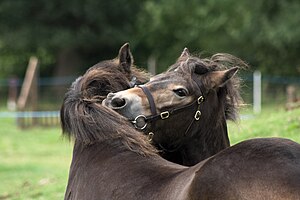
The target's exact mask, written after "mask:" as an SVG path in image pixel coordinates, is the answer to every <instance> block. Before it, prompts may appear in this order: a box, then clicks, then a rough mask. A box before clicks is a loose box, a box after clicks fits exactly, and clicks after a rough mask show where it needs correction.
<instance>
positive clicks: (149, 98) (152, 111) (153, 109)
mask: <svg viewBox="0 0 300 200" xmlns="http://www.w3.org/2000/svg"><path fill="white" fill-rule="evenodd" d="M137 87H139V88H141V89H142V90H143V92H144V93H145V95H146V97H147V99H148V102H149V106H150V110H151V114H152V115H157V112H156V106H155V103H154V99H153V96H152V94H151V92H150V91H149V89H148V88H147V87H145V86H144V85H138V86H137Z"/></svg>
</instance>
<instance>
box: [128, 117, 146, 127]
mask: <svg viewBox="0 0 300 200" xmlns="http://www.w3.org/2000/svg"><path fill="white" fill-rule="evenodd" d="M146 119H147V118H146V117H145V116H144V115H138V116H137V117H136V118H134V120H133V121H131V123H133V125H134V127H135V128H136V129H138V130H144V129H145V128H146V126H147V122H146Z"/></svg>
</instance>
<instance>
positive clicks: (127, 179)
mask: <svg viewBox="0 0 300 200" xmlns="http://www.w3.org/2000/svg"><path fill="white" fill-rule="evenodd" d="M123 50H125V52H128V51H127V50H128V49H127V50H126V48H125V49H123V48H121V51H120V52H121V55H122V54H123V53H122V52H123ZM125 57H126V56H125ZM121 59H122V56H119V57H118V59H116V60H112V61H106V62H101V63H99V64H98V66H97V67H95V70H96V71H98V70H99V71H101V70H104V71H105V70H107V68H106V67H103V68H102V66H106V64H107V63H110V65H111V66H110V68H111V67H113V68H114V69H115V70H116V73H118V71H119V70H121V71H123V69H122V68H123V66H122V65H120V64H121V63H123V62H119V61H121ZM118 60H119V61H118ZM125 66H131V63H130V62H127V64H126V65H125ZM93 70H94V69H93ZM93 70H89V71H88V72H87V73H86V74H85V75H84V76H82V77H81V78H79V79H77V80H76V81H75V82H74V83H73V84H72V86H71V88H70V90H69V92H68V93H67V94H66V96H65V99H64V102H63V106H62V109H61V113H62V115H61V121H62V128H63V131H64V134H65V135H66V136H68V137H71V138H72V139H74V140H75V145H74V150H73V158H72V164H71V167H70V174H69V180H68V186H67V190H66V194H65V199H72V200H82V199H89V200H99V199H124V200H128V199H132V200H133V199H139V200H143V199H147V200H149V199H155V200H159V199H162V200H187V199H188V200H196V199H222V200H235V199H274V200H277V199H299V198H300V180H299V177H300V145H299V144H297V143H294V142H292V141H290V140H285V139H278V138H272V139H256V140H249V141H245V142H242V143H240V144H237V145H235V146H233V147H230V148H227V149H225V150H223V151H222V152H220V153H218V154H216V155H215V156H213V157H210V158H209V159H206V160H205V161H202V162H200V163H198V164H197V165H195V166H193V167H190V168H188V167H183V166H180V165H177V164H174V163H171V162H168V161H166V160H164V159H163V158H161V157H159V156H158V155H157V154H156V150H155V149H154V148H153V147H152V146H151V145H150V144H149V143H148V141H147V138H146V137H145V136H144V135H142V134H140V132H138V131H136V130H135V129H134V128H133V127H132V125H131V124H129V122H128V120H127V119H125V118H124V117H122V116H121V115H119V114H118V113H116V112H114V111H112V110H110V109H109V108H107V107H104V106H102V104H101V101H102V98H103V97H102V96H101V95H100V96H99V95H98V96H95V94H93V91H97V90H98V91H97V93H99V92H101V88H110V89H111V90H112V91H116V90H119V89H120V88H114V87H113V86H112V85H102V86H101V87H98V84H96V82H93V80H94V76H93V75H92V74H90V73H91V72H92V71H93ZM103 73H104V74H105V73H106V72H103ZM97 74H98V75H99V74H101V73H100V72H99V73H97ZM113 74H114V73H113ZM113 74H111V76H110V77H113ZM131 75H132V73H128V78H127V79H115V80H114V81H116V82H118V83H116V82H114V83H113V84H114V85H119V84H120V85H123V84H124V85H123V86H125V88H126V87H130V86H131V85H132V84H130V80H131ZM98 78H99V80H101V79H102V78H104V80H106V79H107V78H108V76H105V77H102V78H101V76H99V77H98ZM121 80H125V82H122V81H121ZM91 83H94V84H91ZM110 83H111V82H110V81H107V84H110ZM100 85H101V84H100ZM91 86H93V87H91ZM91 88H93V89H91ZM125 88H124V89H125ZM99 90H100V91H99ZM105 93H107V90H105V91H104V93H103V94H105ZM100 94H101V93H100Z"/></svg>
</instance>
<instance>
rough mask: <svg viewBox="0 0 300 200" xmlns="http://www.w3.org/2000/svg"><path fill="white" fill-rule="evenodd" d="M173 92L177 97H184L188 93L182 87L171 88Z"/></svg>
mask: <svg viewBox="0 0 300 200" xmlns="http://www.w3.org/2000/svg"><path fill="white" fill-rule="evenodd" d="M173 92H174V93H175V94H176V95H177V96H179V97H185V96H187V94H188V92H187V91H186V89H183V88H179V89H175V90H173Z"/></svg>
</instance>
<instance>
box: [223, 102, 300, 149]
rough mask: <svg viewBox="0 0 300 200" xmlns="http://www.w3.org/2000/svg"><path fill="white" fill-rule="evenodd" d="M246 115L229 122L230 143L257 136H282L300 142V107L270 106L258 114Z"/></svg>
mask: <svg viewBox="0 0 300 200" xmlns="http://www.w3.org/2000/svg"><path fill="white" fill-rule="evenodd" d="M246 113H247V112H246ZM247 116H248V117H247V119H244V120H240V121H239V122H238V123H233V122H229V126H228V129H229V137H230V141H231V143H232V144H235V143H237V142H240V141H243V140H246V139H250V138H259V137H284V138H289V139H292V140H294V141H296V142H298V143H300V134H299V133H300V109H296V110H293V111H285V110H284V107H283V106H270V107H266V108H264V109H263V110H262V113H261V114H259V115H247Z"/></svg>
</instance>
